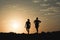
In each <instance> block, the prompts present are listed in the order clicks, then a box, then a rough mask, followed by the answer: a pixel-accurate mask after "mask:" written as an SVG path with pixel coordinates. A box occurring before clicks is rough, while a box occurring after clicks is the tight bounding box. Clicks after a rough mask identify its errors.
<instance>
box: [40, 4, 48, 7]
mask: <svg viewBox="0 0 60 40" xmlns="http://www.w3.org/2000/svg"><path fill="white" fill-rule="evenodd" d="M40 6H44V7H45V6H49V4H40Z"/></svg>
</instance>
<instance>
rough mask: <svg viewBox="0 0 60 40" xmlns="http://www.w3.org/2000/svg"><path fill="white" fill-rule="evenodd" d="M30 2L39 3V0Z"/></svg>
mask: <svg viewBox="0 0 60 40" xmlns="http://www.w3.org/2000/svg"><path fill="white" fill-rule="evenodd" d="M32 2H33V3H39V2H40V1H39V0H33V1H32Z"/></svg>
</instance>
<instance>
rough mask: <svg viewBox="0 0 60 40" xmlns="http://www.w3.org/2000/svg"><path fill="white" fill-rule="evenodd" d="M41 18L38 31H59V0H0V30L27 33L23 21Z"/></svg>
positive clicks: (32, 27) (32, 22)
mask: <svg viewBox="0 0 60 40" xmlns="http://www.w3.org/2000/svg"><path fill="white" fill-rule="evenodd" d="M36 17H38V18H39V20H41V23H40V27H39V32H42V31H44V32H52V31H60V0H0V32H16V33H27V32H26V29H25V22H26V21H27V19H30V21H31V28H30V33H35V32H36V29H35V26H34V20H35V19H36Z"/></svg>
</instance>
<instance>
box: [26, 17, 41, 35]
mask: <svg viewBox="0 0 60 40" xmlns="http://www.w3.org/2000/svg"><path fill="white" fill-rule="evenodd" d="M39 23H41V21H40V20H38V17H37V18H36V20H34V24H35V28H36V31H37V33H38V28H39ZM30 27H31V22H30V19H27V21H26V30H27V32H28V34H29V30H30Z"/></svg>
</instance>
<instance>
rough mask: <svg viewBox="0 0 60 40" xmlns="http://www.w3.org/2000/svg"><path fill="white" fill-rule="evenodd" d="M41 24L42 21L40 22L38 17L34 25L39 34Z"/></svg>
mask: <svg viewBox="0 0 60 40" xmlns="http://www.w3.org/2000/svg"><path fill="white" fill-rule="evenodd" d="M39 23H41V21H40V20H38V17H37V18H36V20H34V24H35V28H36V31H37V33H38V28H39Z"/></svg>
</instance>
